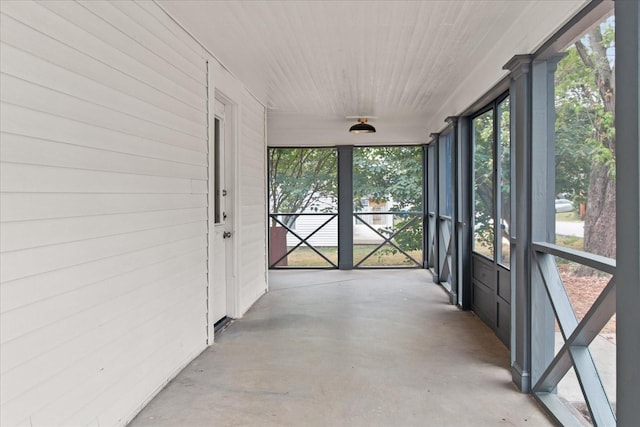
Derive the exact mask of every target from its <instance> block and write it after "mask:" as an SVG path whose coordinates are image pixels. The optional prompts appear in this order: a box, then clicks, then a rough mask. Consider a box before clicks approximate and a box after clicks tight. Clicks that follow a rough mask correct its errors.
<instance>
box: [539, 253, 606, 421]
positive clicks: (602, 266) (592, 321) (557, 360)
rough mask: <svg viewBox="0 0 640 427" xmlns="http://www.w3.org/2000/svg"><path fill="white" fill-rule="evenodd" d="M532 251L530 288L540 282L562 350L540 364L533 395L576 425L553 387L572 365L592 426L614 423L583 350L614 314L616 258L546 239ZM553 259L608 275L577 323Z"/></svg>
mask: <svg viewBox="0 0 640 427" xmlns="http://www.w3.org/2000/svg"><path fill="white" fill-rule="evenodd" d="M533 251H534V254H535V266H534V268H537V269H538V270H537V271H538V272H539V273H540V274H539V276H538V277H539V278H538V280H534V281H533V283H532V286H544V289H545V291H546V294H547V295H548V297H549V301H550V302H551V306H552V308H553V312H554V314H555V318H556V320H557V323H558V327H559V329H560V332H561V334H562V337H563V339H564V344H563V345H562V348H560V350H559V351H558V353H557V354H556V355H555V357H554V358H553V360H552V361H551V363H549V364H548V366H547V367H546V368H544V371H543V373H542V375H541V377H540V379H539V380H538V381H537V383H536V384H535V385H534V387H533V394H534V396H535V397H536V398H537V399H538V400H539V401H540V402H541V403H542V404H543V405H544V406H545V407H546V408H547V410H548V411H549V412H550V413H551V414H552V415H553V416H554V417H555V418H556V420H557V421H558V422H560V423H561V424H562V425H581V423H580V422H579V419H578V418H576V415H574V414H575V412H573V411H571V410H570V409H569V408H568V407H567V406H565V405H564V403H563V402H562V401H561V400H560V398H559V397H558V394H557V391H556V389H557V386H558V383H559V382H560V381H561V380H562V378H563V377H564V376H565V375H566V374H567V372H569V370H570V369H571V368H572V367H573V368H574V371H575V373H576V377H577V379H578V381H579V383H580V388H581V389H582V393H583V395H584V398H585V403H586V405H587V408H588V410H589V414H590V415H591V419H592V420H593V423H594V424H595V425H597V426H615V425H616V416H615V412H614V410H613V407H612V406H611V402H610V401H609V398H608V396H607V392H606V390H605V388H604V386H603V383H602V381H601V379H600V376H599V374H598V369H597V366H596V364H595V362H594V360H593V357H592V355H591V352H590V351H589V344H591V342H592V341H593V340H594V339H595V338H596V337H597V336H598V334H599V333H600V331H602V329H603V328H604V327H605V325H606V324H607V323H608V322H609V320H610V319H611V317H612V316H613V315H614V314H615V312H616V262H615V260H613V259H610V258H605V257H602V256H598V255H593V254H589V253H586V252H583V251H577V250H573V249H569V248H564V247H561V246H558V245H554V244H550V243H534V244H533ZM554 257H559V258H562V259H565V260H568V261H572V262H575V263H577V264H580V265H582V266H585V267H588V268H592V269H595V270H598V271H601V272H605V273H608V274H611V279H610V280H609V282H608V284H607V285H606V286H605V287H604V289H603V290H602V292H601V293H600V295H599V296H598V297H597V299H596V300H595V302H594V303H593V304H592V305H591V307H590V308H589V310H588V311H587V313H586V314H585V315H584V317H583V318H582V320H580V321H578V319H577V317H576V314H575V311H574V309H573V306H572V304H571V300H570V299H569V296H568V294H567V291H566V288H565V285H564V283H563V281H562V278H561V276H560V273H559V271H558V268H557V265H556V261H555V258H554ZM534 277H535V275H534Z"/></svg>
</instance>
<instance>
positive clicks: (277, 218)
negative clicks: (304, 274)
mask: <svg viewBox="0 0 640 427" xmlns="http://www.w3.org/2000/svg"><path fill="white" fill-rule="evenodd" d="M301 216H321V217H326V220H325V221H324V222H322V223H321V224H320V225H319V226H318V227H316V228H315V229H314V230H313V231H312V232H311V233H309V234H308V235H307V236H306V237H302V236H300V235H299V234H298V233H296V230H294V229H293V228H292V227H290V226H288V225H287V224H286V221H282V220H281V218H283V217H294V221H295V220H296V219H297V218H298V217H301ZM337 216H338V214H337V213H324V212H319V213H316V212H309V213H306V212H305V213H270V214H269V219H270V220H271V221H272V222H273V223H275V224H278V225H279V226H280V227H282V228H284V229H285V230H286V231H287V233H291V235H292V236H294V237H296V238H297V239H298V240H299V242H298V243H297V244H296V245H294V246H292V247H291V249H288V250H284V251H283V252H284V253H283V254H281V255H276V259H275V261H274V260H270V261H269V268H277V267H278V265H279V263H280V262H281V261H283V260H285V259H286V258H287V257H288V256H289V255H290V254H291V253H292V252H294V251H295V250H296V249H298V248H300V247H301V246H303V245H305V246H307V247H308V248H309V249H311V250H312V251H313V252H315V253H316V254H317V255H319V256H320V257H321V258H322V259H324V260H325V261H326V262H327V263H328V264H329V267H328V268H338V265H337V264H336V263H334V262H333V261H332V260H331V259H329V258H328V257H327V256H325V255H324V254H323V253H322V252H320V251H319V250H318V249H316V248H315V247H314V246H313V245H312V244H311V243H310V242H309V239H311V238H312V237H313V236H315V235H316V234H317V233H318V232H319V231H320V230H322V229H323V228H324V227H325V226H327V225H328V224H329V223H330V222H331V221H332V220H333V219H334V218H336V217H337ZM272 244H273V242H272V241H271V240H270V241H269V251H270V252H269V253H270V254H271V250H272V248H271V245H272ZM286 247H287V246H286V234H285V248H286ZM305 268H308V267H306V266H305Z"/></svg>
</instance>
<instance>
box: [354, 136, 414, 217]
mask: <svg viewBox="0 0 640 427" xmlns="http://www.w3.org/2000/svg"><path fill="white" fill-rule="evenodd" d="M353 197H354V201H355V206H354V208H355V210H356V211H359V210H362V200H363V199H368V200H370V201H373V202H376V203H384V202H389V201H392V202H393V206H391V207H390V210H391V211H397V210H413V211H420V210H422V148H421V147H363V148H354V150H353Z"/></svg>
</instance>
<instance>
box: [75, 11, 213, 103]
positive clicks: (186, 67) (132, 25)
mask: <svg viewBox="0 0 640 427" xmlns="http://www.w3.org/2000/svg"><path fill="white" fill-rule="evenodd" d="M78 3H79V4H80V5H81V6H82V7H84V8H86V9H87V10H88V11H91V13H93V14H95V16H96V17H97V18H99V19H101V20H104V22H105V23H108V24H109V25H111V26H113V27H114V28H117V29H118V31H109V28H108V27H107V28H105V31H99V30H98V31H97V32H96V34H97V35H98V36H101V37H107V36H110V37H112V38H111V39H110V41H109V43H110V44H112V45H115V46H119V47H120V49H129V50H128V51H127V53H128V54H129V56H133V57H135V58H139V59H141V57H144V58H145V61H148V62H146V63H147V64H148V65H150V66H154V67H156V68H157V69H158V70H159V71H161V72H165V73H168V75H170V76H176V77H178V78H184V77H186V78H188V79H191V80H192V82H193V83H192V84H194V85H195V86H194V87H195V88H197V89H196V93H198V92H200V91H201V90H203V89H204V86H206V85H205V84H204V82H206V78H207V72H206V68H205V67H204V60H203V58H202V55H198V54H195V53H192V52H191V51H190V50H188V49H184V45H178V46H177V48H175V49H174V47H173V45H174V44H175V43H171V40H173V38H171V37H163V32H162V31H155V32H154V31H153V30H148V29H147V28H146V26H148V24H147V22H148V21H149V19H140V20H139V22H137V21H135V20H134V19H132V17H133V16H136V14H135V13H136V12H137V11H136V10H127V11H122V10H120V9H121V8H118V7H117V6H116V5H115V4H114V2H112V1H95V0H91V1H82V0H81V1H79V2H78ZM133 7H136V8H137V6H135V5H133ZM81 24H83V25H85V24H86V22H85V21H83V20H81ZM151 27H155V28H156V29H159V28H158V26H157V25H156V26H153V25H151ZM89 28H91V27H89ZM160 30H161V29H160ZM167 40H169V42H167ZM125 45H126V46H125ZM149 55H152V56H149ZM176 71H178V72H179V73H180V74H176Z"/></svg>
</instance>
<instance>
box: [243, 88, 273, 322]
mask: <svg viewBox="0 0 640 427" xmlns="http://www.w3.org/2000/svg"><path fill="white" fill-rule="evenodd" d="M241 123H242V129H241V137H242V144H241V145H240V147H239V156H240V158H241V159H242V163H241V165H240V174H239V176H240V182H239V186H240V192H239V194H240V206H241V212H240V219H239V222H240V235H239V241H240V247H241V248H242V249H241V253H242V260H241V263H240V265H242V269H241V270H240V272H239V274H240V278H241V280H240V290H239V292H240V295H241V297H240V311H241V313H244V312H245V311H246V310H247V309H248V308H249V307H250V306H251V305H252V304H253V303H254V302H255V300H256V299H257V298H259V297H260V296H261V295H262V294H263V293H264V292H265V289H266V287H267V285H266V256H265V251H266V236H265V234H266V233H265V227H266V222H265V221H266V216H267V212H266V205H265V189H266V170H265V166H266V163H265V162H266V161H265V131H264V107H263V106H262V105H260V103H258V102H257V101H256V100H255V99H254V98H253V97H252V96H251V95H249V94H248V93H245V94H244V96H243V108H242V116H241Z"/></svg>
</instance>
